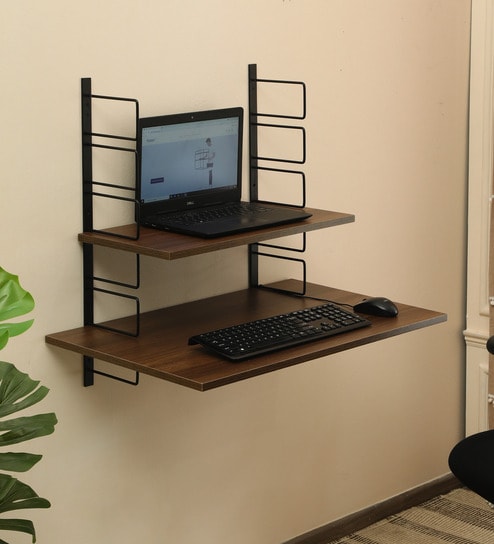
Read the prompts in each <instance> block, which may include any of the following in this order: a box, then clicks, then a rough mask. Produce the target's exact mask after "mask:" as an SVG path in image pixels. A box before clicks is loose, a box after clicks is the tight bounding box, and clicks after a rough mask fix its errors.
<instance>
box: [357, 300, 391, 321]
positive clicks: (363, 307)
mask: <svg viewBox="0 0 494 544" xmlns="http://www.w3.org/2000/svg"><path fill="white" fill-rule="evenodd" d="M353 311H354V312H358V313H362V314H368V315H377V316H380V317H396V316H397V315H398V308H397V307H396V306H395V304H394V302H391V300H389V299H387V298H385V297H372V298H367V299H365V300H363V301H362V302H359V303H358V304H356V305H355V306H354V307H353Z"/></svg>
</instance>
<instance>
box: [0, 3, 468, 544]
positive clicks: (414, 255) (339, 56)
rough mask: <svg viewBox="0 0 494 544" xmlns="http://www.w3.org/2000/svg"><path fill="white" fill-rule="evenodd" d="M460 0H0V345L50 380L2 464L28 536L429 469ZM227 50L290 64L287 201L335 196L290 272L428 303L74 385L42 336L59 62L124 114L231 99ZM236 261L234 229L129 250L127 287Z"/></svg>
mask: <svg viewBox="0 0 494 544" xmlns="http://www.w3.org/2000/svg"><path fill="white" fill-rule="evenodd" d="M469 20H470V2H469V1H467V0H454V1H452V0H372V1H369V0H306V1H301V0H250V1H249V2H245V1H239V0H210V1H209V2H199V1H196V0H167V1H158V0H145V1H141V2H130V1H129V0H120V1H115V0H112V1H110V0H106V1H105V0H103V1H95V0H88V1H86V2H77V3H76V2H67V1H62V0H45V1H44V2H37V1H35V0H18V1H17V2H2V16H1V18H0V59H1V73H2V87H1V91H0V93H1V97H2V100H1V106H0V108H1V117H0V118H1V119H2V126H1V146H0V149H1V164H2V175H1V200H0V209H1V216H0V217H1V224H2V242H1V248H2V252H1V262H0V265H1V266H3V267H4V268H6V269H8V270H10V271H12V272H15V273H18V274H19V275H20V276H21V279H22V282H23V284H24V285H25V286H26V288H28V289H29V290H31V291H32V292H33V294H34V296H35V298H36V301H37V309H36V323H35V325H34V327H33V328H32V330H31V331H30V332H29V333H28V334H26V335H25V338H23V340H22V341H21V340H19V341H15V340H14V341H13V342H12V343H11V344H10V345H9V346H8V348H7V349H6V350H4V352H3V353H2V359H4V360H10V361H13V362H16V363H17V364H18V366H19V367H20V368H22V369H23V370H25V371H27V372H29V373H30V374H31V375H32V376H33V377H36V378H38V379H41V380H42V381H43V383H45V384H46V385H48V386H49V387H50V388H51V393H50V395H49V397H48V398H47V399H46V400H45V401H44V409H45V410H47V411H48V410H54V411H56V413H57V415H58V417H59V420H60V422H59V425H58V427H57V430H56V433H55V434H54V435H53V436H51V437H49V438H46V439H39V440H38V441H37V443H36V447H35V446H34V445H33V446H32V449H36V450H37V451H40V452H41V453H43V454H44V459H43V461H42V463H41V464H40V465H39V466H38V467H37V468H36V469H34V470H33V471H32V473H30V474H29V475H26V478H25V479H26V480H29V483H30V484H32V485H33V487H34V488H35V489H36V490H37V491H38V492H39V493H40V494H41V495H43V496H46V497H48V498H49V499H50V500H51V501H52V504H53V506H52V508H51V509H50V510H47V511H39V512H38V511H34V512H33V516H32V517H33V518H34V520H35V523H36V526H37V529H38V541H39V542H61V541H64V542H65V541H66V542H71V544H79V543H81V544H82V543H86V542H97V543H113V542H119V543H121V544H127V543H129V544H130V543H133V542H146V543H149V544H163V543H169V542H173V543H174V544H190V543H192V542H202V543H204V544H218V543H219V544H223V543H225V544H226V543H231V542H235V543H236V544H252V543H254V542H255V543H256V544H272V543H281V542H283V541H285V540H287V539H289V538H292V537H294V536H296V535H298V534H301V533H304V532H306V531H309V530H311V529H313V528H315V527H318V526H321V525H323V524H326V523H328V522H330V521H332V520H334V519H337V518H339V517H341V516H344V515H347V514H349V513H351V512H353V511H356V510H359V509H361V508H364V507H366V506H368V505H370V504H373V503H375V502H377V501H381V500H383V499H386V498H388V497H391V496H393V495H395V494H398V493H401V492H403V491H405V490H407V489H410V488H412V487H415V486H417V485H420V484H422V483H424V482H426V481H429V480H431V479H434V478H436V477H439V476H441V475H443V474H445V473H446V472H447V470H448V469H447V462H446V460H447V455H448V452H449V450H450V448H451V447H452V445H453V444H454V443H455V442H456V441H457V440H458V439H459V437H460V436H461V434H462V432H463V378H464V377H463V366H464V349H463V343H462V334H461V333H462V330H463V328H464V315H465V310H464V307H465V289H464V284H465V261H466V249H465V232H466V217H465V210H466V172H467V166H466V156H467V154H466V151H467V118H468V83H469V82H468V70H469V37H470V36H469V28H470V27H469ZM249 63H257V64H258V71H259V76H260V77H268V78H279V79H285V78H293V79H301V80H304V81H305V82H306V83H307V86H308V89H309V113H308V120H307V123H306V127H307V129H308V138H309V157H308V161H307V166H306V169H305V170H306V173H307V176H308V183H309V194H308V204H309V205H310V206H314V207H321V208H327V209H334V210H338V211H344V212H351V213H355V215H356V217H357V221H356V223H354V224H351V225H345V226H341V227H337V228H334V229H328V230H324V231H318V232H315V233H311V234H310V235H309V237H308V241H309V251H308V260H309V263H310V266H309V279H310V280H311V281H314V282H316V283H324V284H328V285H333V286H335V287H339V288H344V289H349V290H352V291H357V292H361V293H365V294H370V295H373V294H375V295H385V296H388V297H390V298H392V299H395V300H398V301H401V302H405V303H409V304H413V305H418V306H425V307H428V308H431V309H436V310H441V311H444V312H447V314H448V317H449V319H448V322H447V323H446V324H442V325H438V326H435V327H431V328H429V329H425V330H422V331H417V332H414V333H411V334H408V335H404V336H400V337H397V338H394V339H389V340H386V341H384V342H380V343H377V344H373V345H370V346H366V347H363V348H359V349H356V350H354V351H351V352H346V353H342V354H339V355H336V356H333V357H330V358H325V359H321V360H317V361H313V362H310V363H307V364H304V365H301V366H298V367H294V368H290V369H287V370H283V371H280V372H277V373H273V374H270V375H267V376H263V377H260V378H256V379H252V380H250V381H246V382H242V383H238V384H236V385H231V386H228V387H225V388H222V389H220V390H215V391H211V392H208V393H204V394H201V393H198V392H195V391H190V390H187V389H185V388H181V387H179V386H176V385H173V384H170V383H166V382H161V381H159V380H156V379H151V378H147V377H146V376H143V377H142V380H141V382H142V383H141V385H140V386H139V387H137V388H132V387H130V386H125V385H122V384H120V383H116V382H113V381H109V380H105V379H103V378H98V379H97V380H96V382H97V383H96V385H95V386H94V387H92V388H87V389H85V388H83V387H82V385H81V383H82V379H81V361H80V358H79V357H78V356H76V355H75V354H71V353H66V352H64V351H62V350H59V349H56V348H53V347H48V346H46V345H45V343H44V335H45V334H47V333H49V332H55V331H59V330H65V329H68V328H72V327H76V326H79V325H80V324H81V321H82V301H81V299H82V294H81V283H82V279H81V274H82V270H81V248H80V246H79V243H78V242H77V234H78V232H80V231H81V229H82V227H81V224H82V222H81V212H80V207H81V190H80V182H81V157H80V78H81V77H91V78H92V80H93V90H94V92H96V93H101V94H110V95H119V96H130V97H136V98H138V99H139V100H140V104H141V114H142V115H143V116H145V115H153V114H162V113H168V112H170V113H172V112H177V111H184V110H194V109H208V108H215V107H226V106H231V105H243V106H247V65H248V64H249ZM99 113H100V114H101V117H99V119H102V121H101V122H102V123H103V124H106V123H108V124H111V123H113V124H115V125H117V128H118V129H119V130H120V129H121V130H122V131H127V130H129V128H130V126H131V121H130V119H129V115H128V112H125V111H124V112H122V113H117V114H116V115H115V116H114V118H113V119H107V118H106V117H105V115H106V113H105V112H104V111H100V112H99ZM245 156H246V155H245ZM112 168H113V166H112V165H111V161H108V160H107V159H105V158H104V157H103V158H102V159H101V169H102V173H103V174H105V175H106V174H107V173H108V172H111V171H112ZM128 170H129V167H128V166H124V167H122V173H123V175H127V173H128ZM118 213H122V214H123V215H125V214H128V213H129V212H128V211H126V210H124V211H122V212H118ZM101 214H102V216H103V218H102V219H101V220H102V222H109V223H111V222H112V221H113V219H114V217H113V215H112V214H113V212H112V213H110V212H108V211H106V210H104V209H103V210H102V211H101ZM105 259H106V260H105ZM120 259H122V260H120ZM101 260H102V261H103V267H108V268H112V267H113V268H115V265H114V264H112V263H113V262H114V260H116V261H117V267H118V268H126V267H127V265H129V266H131V265H130V264H129V262H130V263H131V262H132V261H127V260H125V258H121V257H120V256H112V257H111V258H106V257H104V256H102V257H101ZM244 264H245V249H236V250H229V251H226V252H224V253H220V254H214V255H208V256H204V257H200V258H199V257H198V258H196V257H194V258H190V259H185V260H184V261H181V262H177V263H165V262H156V261H153V260H150V259H144V263H143V269H144V270H143V284H144V287H143V293H142V297H143V301H144V305H145V306H146V307H152V306H153V305H155V304H173V303H176V302H179V301H180V300H186V299H193V298H198V297H203V296H205V295H207V294H211V293H217V292H221V291H226V290H232V289H236V288H239V287H243V286H244V285H246V281H247V279H246V271H245V268H244ZM283 272H284V271H281V272H280V274H281V275H283ZM270 273H271V272H270ZM158 285H159V287H158ZM100 306H101V307H100V308H99V311H101V312H102V314H105V315H106V314H111V308H109V304H108V303H107V302H106V303H105V302H102V303H101V304H100ZM101 367H102V368H104V367H103V365H101ZM13 541H14V540H13ZM25 541H26V540H25V539H22V538H19V540H15V542H25Z"/></svg>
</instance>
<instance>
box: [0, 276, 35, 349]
mask: <svg viewBox="0 0 494 544" xmlns="http://www.w3.org/2000/svg"><path fill="white" fill-rule="evenodd" d="M33 308H34V299H33V297H32V295H31V293H29V292H28V291H26V290H25V289H24V288H23V287H21V284H20V283H19V278H18V276H15V275H14V274H10V273H9V272H7V271H6V270H4V269H3V268H1V267H0V322H2V321H5V320H7V319H12V318H14V317H19V316H22V315H25V314H27V313H29V312H31V311H32V310H33ZM32 324H33V320H32V319H31V320H28V321H24V322H20V323H2V324H1V325H0V349H2V348H3V347H4V346H5V344H6V343H7V342H8V339H9V338H10V337H11V336H17V335H19V334H22V333H23V332H25V331H26V330H27V329H28V328H29V327H30V326H31V325H32ZM5 334H6V335H7V336H5Z"/></svg>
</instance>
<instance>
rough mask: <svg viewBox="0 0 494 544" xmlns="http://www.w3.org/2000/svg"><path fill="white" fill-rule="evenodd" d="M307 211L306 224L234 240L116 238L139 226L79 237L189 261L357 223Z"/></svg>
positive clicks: (146, 234)
mask: <svg viewBox="0 0 494 544" xmlns="http://www.w3.org/2000/svg"><path fill="white" fill-rule="evenodd" d="M305 210H306V211H308V212H309V213H312V217H309V219H306V220H304V221H297V222H296V223H290V224H288V225H279V226H277V227H269V228H265V229H257V230H254V231H249V232H244V233H240V234H233V235H230V236H221V237H219V238H214V239H203V238H197V237H193V236H186V235H184V234H175V233H171V232H163V231H159V230H156V229H149V228H145V227H141V229H140V236H139V240H128V239H125V238H118V237H117V236H114V235H115V234H119V235H124V236H128V237H132V236H135V234H136V225H135V224H131V225H123V226H119V227H112V228H109V229H106V230H105V233H101V232H83V233H81V234H79V241H81V242H84V243H86V244H93V245H99V246H104V247H109V248H113V249H120V250H123V251H130V252H132V253H139V254H141V255H147V256H149V257H157V258H160V259H166V260H174V259H181V258H183V257H189V256H191V255H200V254H202V253H210V252H212V251H218V250H221V249H228V248H232V247H239V246H245V245H248V244H254V243H256V242H263V241H266V240H272V239H275V238H279V237H282V236H291V235H293V234H300V233H301V232H308V231H311V230H318V229H323V228H328V227H334V226H337V225H343V224H346V223H352V222H354V221H355V216H354V215H351V214H347V213H339V212H332V211H326V210H317V209H313V208H305ZM106 233H108V234H106Z"/></svg>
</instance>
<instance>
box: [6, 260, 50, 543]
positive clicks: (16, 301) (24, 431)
mask: <svg viewBox="0 0 494 544" xmlns="http://www.w3.org/2000/svg"><path fill="white" fill-rule="evenodd" d="M33 308H34V300H33V297H32V296H31V294H30V293H29V292H27V291H25V290H24V289H23V288H22V287H21V285H20V283H19V279H18V277H17V276H15V275H13V274H9V273H8V272H6V271H5V270H4V269H3V268H1V267H0V350H1V349H3V348H4V347H5V346H6V344H7V342H8V341H9V339H10V338H11V337H13V336H18V335H20V334H22V333H23V332H25V331H26V330H27V329H29V327H30V326H31V325H32V323H33V320H32V319H29V320H26V321H14V322H6V320H11V319H14V320H15V319H17V318H19V317H21V316H24V315H25V314H27V313H29V312H31V311H32V310H33ZM47 393H48V388H46V387H45V386H43V385H40V383H39V381H35V380H32V379H31V378H30V377H29V376H28V375H27V374H25V373H23V372H21V371H19V370H18V369H17V368H16V367H15V366H14V365H13V364H12V363H8V362H4V361H0V448H5V447H8V446H11V445H12V444H18V443H21V442H24V441H26V440H31V439H33V438H37V437H40V436H45V435H48V434H51V433H52V432H53V431H54V430H55V424H56V423H57V418H56V416H55V414H54V413H48V414H38V415H28V416H24V417H14V418H10V419H9V418H8V416H11V415H12V414H14V413H17V412H19V411H20V410H24V409H26V408H29V407H31V406H33V405H34V404H36V403H38V402H39V401H41V400H42V399H43V398H44V397H45V396H46V395H47ZM41 457H42V456H41V455H36V454H32V453H22V452H0V532H2V531H18V532H22V533H27V534H30V535H31V537H32V542H36V532H35V529H34V524H33V522H32V521H30V520H27V519H11V518H4V517H3V514H4V513H5V512H10V511H14V510H20V509H24V508H49V507H50V503H49V501H48V500H46V499H43V498H41V497H39V496H38V495H37V494H36V492H35V491H34V490H33V489H32V488H31V487H29V486H28V485H26V484H25V483H23V482H21V481H20V480H18V479H17V478H15V477H13V476H12V475H10V474H8V473H7V472H15V473H17V472H26V471H27V470H29V469H31V468H32V467H33V466H34V465H35V464H36V463H37V462H38V461H39V460H40V459H41ZM0 544H8V543H7V542H6V541H5V540H2V538H1V537H0Z"/></svg>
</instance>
